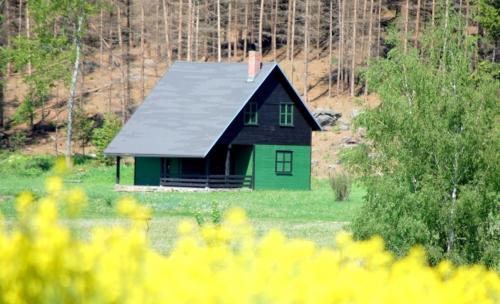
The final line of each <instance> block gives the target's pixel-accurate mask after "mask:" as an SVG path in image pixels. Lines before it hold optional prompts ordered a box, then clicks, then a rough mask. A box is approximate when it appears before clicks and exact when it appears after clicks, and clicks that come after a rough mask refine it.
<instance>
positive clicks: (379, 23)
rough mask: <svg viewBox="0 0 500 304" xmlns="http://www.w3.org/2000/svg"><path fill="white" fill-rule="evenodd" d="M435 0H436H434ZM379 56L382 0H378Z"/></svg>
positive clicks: (378, 53) (378, 50)
mask: <svg viewBox="0 0 500 304" xmlns="http://www.w3.org/2000/svg"><path fill="white" fill-rule="evenodd" d="M433 1H434V0H433ZM377 23H378V26H377V27H378V28H377V57H379V56H380V33H381V27H382V0H378V22H377Z"/></svg>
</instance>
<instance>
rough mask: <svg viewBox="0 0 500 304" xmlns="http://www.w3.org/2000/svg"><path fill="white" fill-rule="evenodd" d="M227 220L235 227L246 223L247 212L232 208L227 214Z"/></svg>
mask: <svg viewBox="0 0 500 304" xmlns="http://www.w3.org/2000/svg"><path fill="white" fill-rule="evenodd" d="M225 220H226V221H227V222H228V223H231V224H234V225H240V224H243V223H245V222H246V215H245V211H244V210H243V209H241V208H232V209H231V210H229V211H228V212H227V213H226V218H225Z"/></svg>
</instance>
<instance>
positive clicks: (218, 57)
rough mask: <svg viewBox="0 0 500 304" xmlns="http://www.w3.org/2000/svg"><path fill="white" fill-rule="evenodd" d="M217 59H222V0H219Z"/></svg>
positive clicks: (219, 60)
mask: <svg viewBox="0 0 500 304" xmlns="http://www.w3.org/2000/svg"><path fill="white" fill-rule="evenodd" d="M217 61H218V62H221V61H222V49H221V32H220V0H217Z"/></svg>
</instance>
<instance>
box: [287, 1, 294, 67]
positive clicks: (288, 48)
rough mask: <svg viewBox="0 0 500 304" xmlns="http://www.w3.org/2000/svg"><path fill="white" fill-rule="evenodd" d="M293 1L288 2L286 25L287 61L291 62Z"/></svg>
mask: <svg viewBox="0 0 500 304" xmlns="http://www.w3.org/2000/svg"><path fill="white" fill-rule="evenodd" d="M292 2H293V1H292V0H289V1H288V12H287V14H288V17H287V24H286V59H288V60H290V58H291V56H290V52H291V50H290V46H291V32H290V31H291V28H292V5H293V4H292Z"/></svg>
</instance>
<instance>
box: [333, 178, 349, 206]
mask: <svg viewBox="0 0 500 304" xmlns="http://www.w3.org/2000/svg"><path fill="white" fill-rule="evenodd" d="M330 186H331V187H332V190H333V191H334V192H335V199H336V200H337V201H340V202H341V201H346V200H347V199H349V195H350V194H351V187H352V179H351V177H350V176H349V175H348V174H346V173H340V174H334V175H332V176H330Z"/></svg>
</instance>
